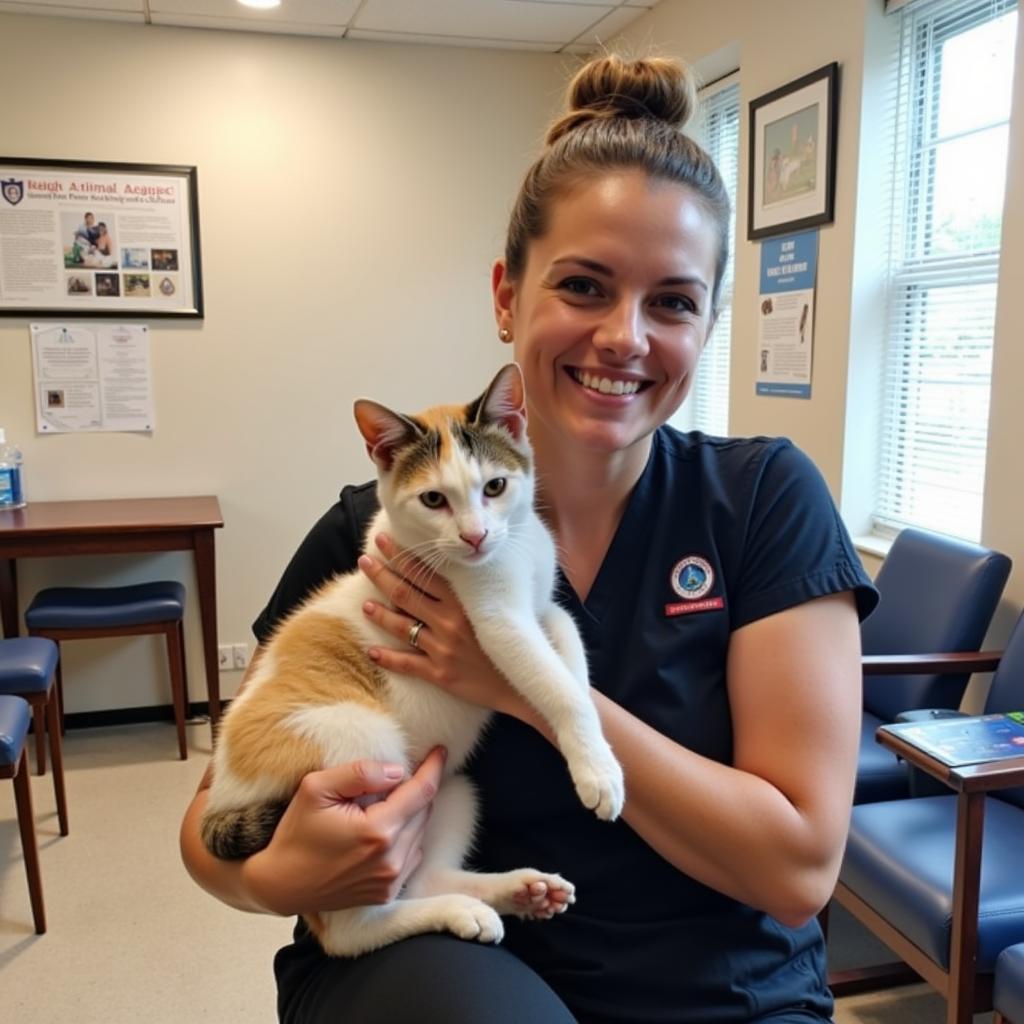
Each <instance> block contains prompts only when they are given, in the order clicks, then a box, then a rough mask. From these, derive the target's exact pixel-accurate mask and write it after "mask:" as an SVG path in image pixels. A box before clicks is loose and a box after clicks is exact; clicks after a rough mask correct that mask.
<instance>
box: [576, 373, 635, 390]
mask: <svg viewBox="0 0 1024 1024" xmlns="http://www.w3.org/2000/svg"><path fill="white" fill-rule="evenodd" d="M572 375H573V377H574V378H575V379H576V381H577V382H578V383H580V384H582V385H583V386H584V387H585V388H589V389H590V390H591V391H600V392H601V394H602V395H635V394H636V393H637V392H638V391H639V390H640V381H638V380H629V381H626V380H609V379H608V378H607V377H597V376H595V375H594V374H591V373H585V372H582V371H580V370H573V372H572Z"/></svg>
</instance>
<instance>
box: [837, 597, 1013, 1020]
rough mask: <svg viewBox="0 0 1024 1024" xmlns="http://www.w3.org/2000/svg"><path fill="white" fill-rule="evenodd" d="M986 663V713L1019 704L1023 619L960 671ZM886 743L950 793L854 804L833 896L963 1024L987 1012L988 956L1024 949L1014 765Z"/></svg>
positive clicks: (990, 968)
mask: <svg viewBox="0 0 1024 1024" xmlns="http://www.w3.org/2000/svg"><path fill="white" fill-rule="evenodd" d="M994 665H997V666H998V667H997V668H996V672H995V675H994V676H993V679H992V684H991V687H990V689H989V693H988V697H987V699H986V701H985V707H984V713H986V714H991V713H995V712H1002V711H1014V710H1022V709H1024V616H1021V618H1020V619H1019V620H1018V621H1017V624H1016V625H1015V627H1014V630H1013V634H1012V635H1011V637H1010V640H1009V642H1008V644H1007V647H1006V650H1005V651H1004V652H1003V654H1002V657H1001V658H999V657H991V656H990V657H987V658H986V657H983V656H979V658H978V659H977V660H976V661H975V663H974V664H973V665H972V664H970V663H968V662H966V661H964V662H962V664H961V665H960V666H959V667H960V668H961V669H963V668H968V669H973V670H974V671H988V670H989V669H991V668H992V667H994ZM887 742H888V743H889V744H890V746H891V748H892V749H893V750H895V751H898V753H899V755H900V756H901V757H903V758H905V759H906V760H907V762H908V764H913V765H915V766H916V767H917V768H919V769H921V770H923V771H926V772H927V773H928V774H929V775H931V776H934V777H935V778H937V779H940V780H941V781H943V782H945V784H946V785H947V786H948V787H949V790H950V791H951V792H950V793H949V795H945V796H926V797H919V798H911V799H907V800H888V801H880V802H877V803H870V804H860V805H858V806H856V807H854V808H853V813H852V815H851V820H850V834H849V838H848V840H847V844H846V853H845V856H844V859H843V866H842V870H841V872H840V877H839V884H838V886H837V887H836V893H835V898H836V899H837V900H838V901H839V903H840V904H841V905H842V906H844V907H846V908H847V910H849V911H850V912H851V913H852V914H853V915H854V917H856V918H857V919H858V920H860V921H861V922H862V923H863V924H864V925H865V926H866V927H867V928H868V929H869V930H870V931H871V932H873V933H874V934H875V935H876V936H877V937H878V938H880V939H881V940H882V941H883V942H885V943H886V945H888V946H889V947H890V948H891V949H893V950H894V951H895V952H896V953H897V954H898V955H899V956H900V957H901V958H902V960H903V961H904V962H905V964H907V965H909V966H910V967H911V968H912V969H913V970H914V971H915V972H916V973H917V974H918V975H920V976H921V977H923V978H924V979H925V980H926V981H927V982H929V984H931V985H932V986H933V987H934V988H936V989H937V990H938V991H939V992H941V993H942V994H943V995H944V996H945V997H946V1000H947V1007H948V1012H947V1016H946V1021H947V1024H969V1022H970V1021H971V1018H972V1013H973V1012H978V1011H982V1010H987V1009H990V1008H991V1006H992V981H993V971H994V969H995V962H996V958H997V957H998V956H999V954H1000V953H1001V952H1002V950H1003V949H1005V948H1006V947H1007V946H1010V945H1012V944H1014V943H1018V942H1024V871H1022V870H1021V861H1022V851H1024V758H1016V759H1012V760H1005V761H998V762H992V763H990V764H987V765H971V766H967V767H962V768H947V767H945V766H944V765H942V764H940V763H939V762H938V761H935V760H932V759H931V758H929V757H927V756H925V755H923V754H922V753H921V752H920V751H918V750H916V748H913V747H910V746H909V745H908V744H905V743H899V742H898V741H895V740H887ZM831 980H832V981H833V990H834V991H835V992H837V994H842V993H843V992H845V991H851V990H854V989H852V988H847V987H845V986H842V985H839V984H836V983H835V982H836V978H835V976H833V978H832V979H831ZM856 987H860V988H863V987H865V986H864V985H859V986H856Z"/></svg>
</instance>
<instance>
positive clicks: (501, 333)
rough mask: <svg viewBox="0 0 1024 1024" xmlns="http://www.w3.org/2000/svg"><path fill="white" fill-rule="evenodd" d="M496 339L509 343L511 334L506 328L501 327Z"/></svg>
mask: <svg viewBox="0 0 1024 1024" xmlns="http://www.w3.org/2000/svg"><path fill="white" fill-rule="evenodd" d="M498 337H499V338H500V339H501V340H502V341H511V340H512V332H511V331H510V330H509V329H508V328H507V327H502V329H501V330H500V331H498Z"/></svg>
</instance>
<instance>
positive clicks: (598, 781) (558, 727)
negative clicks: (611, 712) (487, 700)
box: [473, 614, 625, 821]
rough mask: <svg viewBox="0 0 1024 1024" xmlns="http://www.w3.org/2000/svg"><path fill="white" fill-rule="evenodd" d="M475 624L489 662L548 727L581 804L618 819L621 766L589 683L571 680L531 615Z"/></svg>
mask: <svg viewBox="0 0 1024 1024" xmlns="http://www.w3.org/2000/svg"><path fill="white" fill-rule="evenodd" d="M473 628H474V630H475V631H476V634H477V638H478V639H479V641H480V645H481V646H482V647H483V649H484V651H485V652H486V653H487V655H488V657H489V658H490V659H491V661H493V662H494V664H495V666H496V667H497V668H498V669H499V671H500V672H501V673H502V674H503V675H504V676H505V678H506V679H508V681H509V682H510V683H511V684H512V685H513V686H514V687H515V688H516V689H517V690H518V691H519V692H520V693H521V694H522V695H523V696H524V697H525V698H526V699H527V700H528V701H529V702H530V704H531V705H532V706H533V707H534V708H536V709H537V711H539V712H540V714H541V715H543V716H544V719H545V720H546V721H547V722H548V724H549V725H550V726H551V728H552V730H553V731H554V734H555V742H556V744H557V745H558V749H559V750H561V752H562V755H563V757H564V758H565V761H566V764H567V765H568V767H569V774H570V775H571V776H572V780H573V784H574V785H575V787H576V792H577V794H578V796H579V798H580V801H581V802H582V803H583V805H584V806H585V807H588V808H590V809H591V810H592V811H593V812H594V813H595V814H596V815H597V816H598V817H599V818H603V819H605V820H608V821H611V820H614V819H615V818H617V817H618V816H619V814H620V813H621V811H622V805H623V803H624V802H625V783H624V780H623V775H622V767H621V765H620V764H619V762H618V761H617V760H616V758H615V755H614V754H613V753H612V749H611V747H610V746H609V745H608V741H607V740H606V739H605V738H604V734H603V733H602V732H601V721H600V719H599V718H598V715H597V709H596V708H595V707H594V703H593V701H592V700H591V699H590V687H589V685H588V686H586V687H582V686H581V685H580V683H579V680H577V679H576V678H574V676H573V675H572V673H571V672H570V671H569V669H568V668H567V666H566V664H565V663H564V662H563V660H562V658H561V657H560V656H559V654H558V653H556V651H555V649H554V647H553V646H552V645H551V641H550V640H549V639H548V636H547V634H546V633H545V632H544V630H543V629H541V627H540V624H539V623H538V622H537V621H536V620H535V619H534V618H533V617H532V616H531V617H529V618H526V617H521V616H510V615H508V614H504V615H501V616H500V617H499V616H492V615H483V616H481V617H480V618H478V619H475V620H474V622H473Z"/></svg>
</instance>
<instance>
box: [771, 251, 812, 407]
mask: <svg viewBox="0 0 1024 1024" xmlns="http://www.w3.org/2000/svg"><path fill="white" fill-rule="evenodd" d="M817 269H818V232H817V231H803V232H801V233H800V234H797V235H788V236H784V237H780V238H771V239H767V240H766V241H764V242H763V243H762V244H761V287H760V294H759V296H758V302H759V309H758V319H757V323H758V332H757V341H758V344H757V353H758V367H757V378H756V379H757V389H756V390H757V394H759V395H786V396H789V397H791V398H810V397H811V366H812V363H813V353H814V287H815V281H816V276H817Z"/></svg>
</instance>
